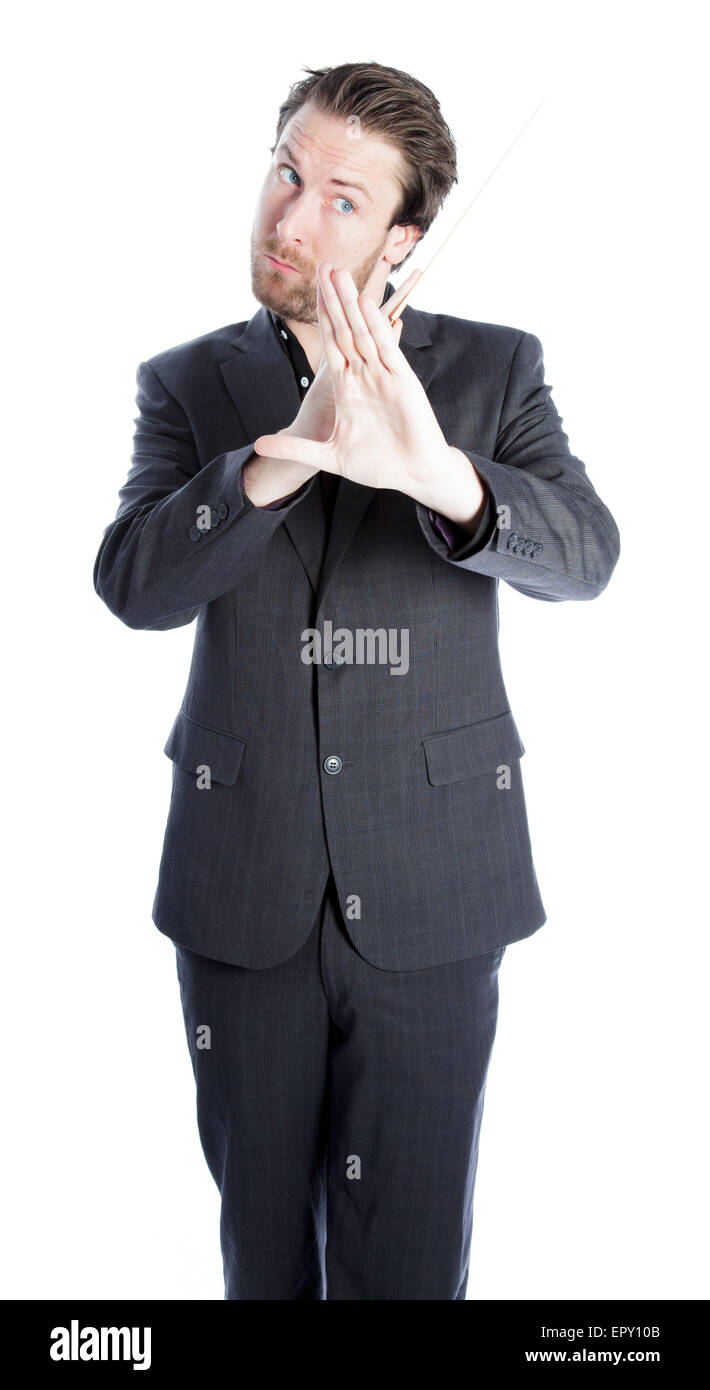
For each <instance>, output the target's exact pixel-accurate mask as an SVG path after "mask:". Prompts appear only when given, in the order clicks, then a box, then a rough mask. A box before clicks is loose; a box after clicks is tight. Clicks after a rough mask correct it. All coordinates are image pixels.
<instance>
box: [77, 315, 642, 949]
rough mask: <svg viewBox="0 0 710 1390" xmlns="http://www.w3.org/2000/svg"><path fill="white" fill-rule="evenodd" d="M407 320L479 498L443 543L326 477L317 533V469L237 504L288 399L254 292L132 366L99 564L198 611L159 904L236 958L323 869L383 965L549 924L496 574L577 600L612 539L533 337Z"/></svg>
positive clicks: (160, 911) (117, 584)
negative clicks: (283, 491) (476, 517)
mask: <svg viewBox="0 0 710 1390" xmlns="http://www.w3.org/2000/svg"><path fill="white" fill-rule="evenodd" d="M402 319H403V327H402V335H401V339H400V349H401V351H402V352H403V353H404V355H405V357H406V359H407V361H408V362H409V364H410V366H411V367H412V369H413V371H414V372H415V373H416V374H417V376H418V377H419V380H420V381H421V383H422V385H423V387H424V389H425V391H426V393H427V396H428V399H429V401H430V403H431V406H432V409H433V411H434V413H435V415H436V417H437V420H438V421H439V424H440V426H441V429H442V431H443V434H444V436H445V438H446V440H447V442H448V443H449V444H450V445H454V446H456V447H457V448H459V449H461V450H462V451H463V453H464V454H466V456H467V457H468V458H469V459H470V460H471V463H472V464H473V465H474V466H475V468H476V469H477V471H478V473H479V474H480V476H481V478H482V480H483V481H484V483H485V484H487V486H488V488H489V489H490V492H491V494H492V496H493V499H494V501H495V504H496V510H497V512H498V514H499V516H500V522H501V524H500V525H499V526H497V527H496V528H495V529H494V532H493V534H492V535H491V537H490V539H489V540H488V542H487V543H486V544H485V545H483V546H482V547H481V548H480V549H479V550H477V551H476V552H475V553H474V554H472V555H469V556H468V557H467V558H464V559H461V560H453V559H452V558H451V554H450V550H449V547H448V546H447V544H446V542H445V541H444V540H443V538H442V536H441V535H440V534H439V533H438V531H437V530H436V528H435V526H434V524H433V522H432V518H431V516H430V514H429V511H428V509H427V508H426V507H424V506H422V505H420V504H419V503H418V502H415V501H414V500H413V499H412V498H410V497H408V496H406V495H405V494H404V493H400V492H396V491H390V490H387V489H374V488H371V487H363V486H361V485H359V484H356V483H352V482H349V481H348V480H345V479H343V480H341V482H340V486H339V489H338V495H337V499H336V503H335V508H334V512H333V517H332V525H331V529H330V534H329V536H327V535H326V527H325V518H324V514H323V504H322V494H321V490H320V488H319V486H318V482H317V475H315V476H314V478H312V479H311V480H309V482H308V484H307V485H306V486H305V487H304V488H303V489H301V490H300V492H299V493H298V495H297V497H296V498H295V500H293V501H292V502H290V503H287V504H286V505H285V506H282V507H280V508H278V509H274V510H269V509H267V508H262V507H256V506H254V504H253V503H252V502H251V500H250V499H249V497H248V496H247V495H246V493H244V491H243V489H242V487H241V485H240V481H241V469H242V467H243V465H244V464H245V463H246V461H247V459H249V458H250V456H251V455H252V453H253V443H254V440H255V439H256V438H257V437H258V436H259V435H261V434H266V433H272V432H274V431H276V430H279V429H282V428H284V427H285V426H286V425H288V424H290V423H291V422H292V420H293V419H294V417H295V415H296V414H297V411H298V409H299V405H300V399H299V394H298V389H297V386H296V383H295V381H294V376H293V372H292V370H291V366H290V363H289V361H288V358H287V356H286V354H284V353H283V352H282V351H281V349H280V347H279V344H278V342H277V341H276V340H275V336H274V331H273V327H272V324H271V322H270V321H269V317H268V311H267V310H266V309H265V308H263V307H260V308H259V309H258V310H257V312H256V313H255V314H254V315H253V317H252V318H251V319H249V320H248V321H245V322H241V323H238V324H231V325H228V326H227V327H224V328H220V329H217V330H216V331H214V332H211V333H207V334H205V335H203V336H201V337H199V338H195V339H193V340H192V341H190V342H187V343H183V344H181V345H179V346H178V347H174V348H170V349H168V350H166V351H164V352H161V353H158V354H157V355H156V356H154V357H151V358H150V359H149V360H147V361H144V362H141V363H140V365H139V367H138V372H137V397H136V400H137V405H138V410H139V414H138V416H137V417H136V421H135V424H136V430H135V437H134V451H133V456H132V462H131V468H130V471H129V474H128V478H127V481H126V483H125V484H124V486H123V487H122V488H121V491H120V493H119V507H118V510H117V513H116V517H115V519H114V520H113V521H112V522H111V524H110V525H109V526H108V527H107V528H106V530H105V532H104V536H103V540H102V542H101V546H100V549H99V552H98V555H97V558H96V564H95V568H94V584H95V588H96V591H97V593H98V594H99V595H100V597H101V598H102V599H103V600H104V602H105V603H106V604H107V606H108V607H109V609H110V610H111V612H112V613H114V614H115V615H116V616H117V617H119V618H120V619H121V620H122V621H123V622H124V623H126V624H127V625H128V626H129V627H131V628H142V629H156V630H163V629H168V628H173V627H179V626H182V625H184V624H187V623H191V622H192V621H193V620H194V619H197V623H196V630H195V641H194V648H193V655H192V664H191V668H190V672H189V676H188V680H187V686H186V689H185V693H184V696H183V700H182V704H181V706H180V709H179V711H178V713H177V716H176V718H175V720H174V723H173V726H172V729H171V731H170V734H169V737H168V740H167V743H166V745H165V752H166V753H167V755H168V757H169V758H170V759H171V760H172V791H171V797H170V806H169V812H168V818H167V825H166V829H165V838H164V844H163V851H162V858H161V863H160V869H159V877H158V885H157V889H156V894H155V900H154V904H153V920H154V922H155V924H156V926H157V927H158V929H159V930H160V931H162V932H164V933H165V934H166V935H168V936H169V937H171V938H172V939H173V940H174V941H177V942H179V943H181V944H182V945H184V946H187V947H189V948H190V949H192V950H194V951H198V952H200V953H201V954H203V955H206V956H210V957H213V958H215V959H218V960H223V961H227V962H229V963H232V964H235V965H241V966H246V967H249V968H252V969H259V968H264V967H267V966H271V965H275V964H278V963H279V962H280V961H283V960H286V959H288V958H289V957H290V956H291V955H293V954H294V953H295V952H296V951H297V950H298V949H299V948H300V947H301V946H302V945H303V944H304V942H305V941H306V939H307V937H308V935H309V933H310V931H311V929H312V927H313V924H314V921H315V916H316V913H317V911H318V908H319V906H320V903H321V900H322V896H323V893H324V890H325V886H326V882H327V878H328V874H329V871H330V868H331V866H332V872H333V876H334V881H335V887H336V890H337V894H338V898H339V902H340V906H341V909H342V911H343V915H344V918H345V922H346V925H347V930H348V932H349V935H350V938H351V940H352V942H353V944H354V946H355V947H356V949H357V950H358V951H359V952H360V954H361V955H362V956H363V957H364V958H365V959H366V960H367V961H368V962H369V963H370V964H372V965H375V966H377V967H379V968H381V969H385V970H413V969H421V968H424V967H427V966H432V965H439V964H442V963H444V962H448V961H455V960H460V959H463V958H465V957H467V956H472V955H477V954H480V953H482V952H485V951H491V950H494V949H497V948H499V947H501V946H504V945H509V944H510V943H512V942H514V941H517V940H520V939H522V938H524V937H527V936H530V935H531V934H532V933H533V932H534V931H536V930H537V929H538V928H539V927H540V926H542V924H543V923H544V922H545V921H546V912H545V908H544V906H543V903H542V900H541V896H540V891H539V887H538V882H537V877H536V874H535V868H534V865H533V860H532V853H531V844H530V836H529V829H528V821H527V813H526V807H525V797H524V788H523V779H522V772H521V758H522V757H523V754H524V751H525V750H524V746H523V743H522V740H521V737H520V734H519V732H518V728H517V725H516V722H515V719H514V716H513V713H512V710H511V709H510V704H509V700H508V696H507V693H506V689H505V684H504V680H503V674H502V670H501V664H500V656H499V650H498V593H497V590H498V583H499V581H500V580H504V581H505V582H506V583H508V584H510V585H511V586H512V587H513V588H514V589H516V590H518V592H520V593H521V594H524V595H526V596H527V597H529V598H535V599H542V600H545V601H558V602H559V601H562V600H567V599H593V598H596V597H597V595H599V594H600V593H601V592H602V591H603V589H604V588H605V587H606V585H607V583H608V581H609V578H610V576H611V573H612V571H613V569H614V566H615V564H616V562H617V559H618V556H619V532H618V529H617V526H616V523H615V521H614V518H613V516H612V515H611V512H610V511H609V510H608V508H607V507H606V506H605V504H604V503H603V502H602V501H601V500H600V498H599V496H598V495H597V493H596V492H595V489H594V487H593V485H592V483H591V481H590V479H589V477H588V474H587V471H586V469H585V465H584V464H583V463H582V462H581V460H580V459H578V458H576V457H575V456H574V455H573V454H571V452H570V449H569V446H568V439H567V435H566V434H565V433H564V431H563V429H562V421H561V418H560V416H559V414H558V412H557V409H556V407H555V405H554V403H553V401H552V397H551V388H550V387H549V386H548V385H546V384H545V380H544V365H543V354H542V348H541V345H540V342H539V340H538V339H537V338H536V337H535V336H534V335H533V334H532V333H527V332H522V331H520V330H519V329H515V328H510V327H506V326H502V325H497V324H488V323H477V322H473V321H470V320H468V319H463V318H455V317H452V316H449V315H445V314H431V313H425V312H423V311H418V310H415V309H413V308H411V307H407V308H406V309H405V311H404V313H403V315H402ZM329 624H332V628H331V629H329V626H328V625H329ZM314 630H315V631H316V632H317V633H318V634H319V635H321V636H322V635H324V634H325V633H326V632H327V631H328V630H330V631H333V632H334V639H335V642H336V644H337V642H338V632H337V630H344V632H343V635H344V637H345V638H347V635H348V633H349V634H350V636H351V638H352V641H353V643H355V645H356V649H357V641H358V639H359V641H360V649H359V652H358V653H357V654H358V656H359V659H352V653H351V652H350V650H349V648H348V646H347V642H345V643H344V644H343V646H342V649H341V656H342V659H340V660H338V654H339V648H338V646H337V645H336V646H335V648H334V652H333V654H332V655H330V653H329V652H328V651H327V650H326V651H325V652H324V658H325V659H324V660H323V661H320V662H313V661H308V660H306V659H304V657H305V656H306V655H307V651H308V638H309V636H312V635H313V632H314ZM368 630H369V631H370V634H371V635H370V637H368V635H367V633H368ZM405 633H406V637H407V638H408V667H407V669H406V671H405V670H404V663H403V662H402V661H400V667H399V670H398V669H397V662H396V659H393V653H394V651H395V646H394V645H390V640H391V634H393V636H394V639H395V643H397V642H399V644H400V645H399V647H398V650H399V653H400V658H401V654H402V653H403V651H404V642H405V636H404V635H403V634H405ZM378 634H379V636H378ZM368 643H369V644H370V645H368ZM378 644H379V645H378Z"/></svg>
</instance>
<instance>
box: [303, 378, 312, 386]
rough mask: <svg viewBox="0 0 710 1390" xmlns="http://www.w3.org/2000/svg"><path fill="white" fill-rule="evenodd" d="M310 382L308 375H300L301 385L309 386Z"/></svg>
mask: <svg viewBox="0 0 710 1390" xmlns="http://www.w3.org/2000/svg"><path fill="white" fill-rule="evenodd" d="M310 384H311V383H310V381H309V380H308V377H307V376H302V377H301V386H310Z"/></svg>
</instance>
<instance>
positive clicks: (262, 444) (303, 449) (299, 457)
mask: <svg viewBox="0 0 710 1390" xmlns="http://www.w3.org/2000/svg"><path fill="white" fill-rule="evenodd" d="M325 448H326V446H325V444H317V443H316V442H315V441H314V440H312V439H300V438H299V436H298V435H295V434H260V435H259V438H258V439H255V440H254V453H255V454H259V456H260V457H261V458H271V459H284V460H285V461H286V462H288V463H306V464H310V465H311V467H313V468H320V467H321V456H322V454H323V451H324V450H325Z"/></svg>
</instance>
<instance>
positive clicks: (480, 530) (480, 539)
mask: <svg viewBox="0 0 710 1390" xmlns="http://www.w3.org/2000/svg"><path fill="white" fill-rule="evenodd" d="M484 487H485V492H486V501H485V505H484V507H483V511H482V512H481V516H480V519H479V521H478V525H477V526H476V529H475V531H474V532H473V534H471V532H469V531H464V529H463V527H461V526H457V524H456V522H455V521H451V520H450V519H449V517H445V516H441V515H440V514H439V512H434V511H432V509H431V507H430V508H429V520H430V522H431V524H432V526H433V527H434V528H435V530H436V531H438V533H439V535H440V536H441V537H442V539H443V540H445V541H446V544H447V546H448V547H449V554H450V559H452V560H465V559H466V557H467V556H468V555H473V554H475V552H476V551H477V550H481V549H482V548H483V546H484V545H487V543H488V541H489V540H490V538H491V536H492V535H493V532H494V530H495V526H496V521H497V520H498V518H497V515H496V511H495V507H494V505H493V497H492V495H491V492H490V489H489V488H488V486H487V485H486V484H484Z"/></svg>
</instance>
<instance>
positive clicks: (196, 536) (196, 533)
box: [187, 526, 200, 541]
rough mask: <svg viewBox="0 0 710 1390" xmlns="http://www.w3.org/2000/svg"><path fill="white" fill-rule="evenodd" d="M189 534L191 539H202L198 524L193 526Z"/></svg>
mask: <svg viewBox="0 0 710 1390" xmlns="http://www.w3.org/2000/svg"><path fill="white" fill-rule="evenodd" d="M187 534H188V536H189V537H190V540H191V541H199V539H200V533H199V531H198V529H197V527H196V526H191V527H190V530H189V531H188V533H187Z"/></svg>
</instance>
